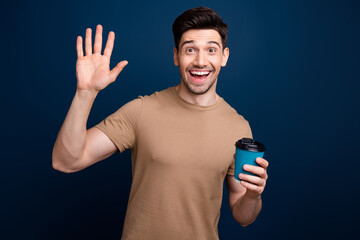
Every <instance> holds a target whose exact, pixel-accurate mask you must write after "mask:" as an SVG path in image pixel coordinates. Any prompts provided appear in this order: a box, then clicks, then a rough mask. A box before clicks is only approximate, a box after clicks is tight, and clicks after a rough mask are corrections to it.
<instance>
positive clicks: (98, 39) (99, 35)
mask: <svg viewBox="0 0 360 240" xmlns="http://www.w3.org/2000/svg"><path fill="white" fill-rule="evenodd" d="M102 33H103V28H102V26H101V25H100V24H99V25H97V26H96V33H95V43H94V53H99V54H101V46H102Z"/></svg>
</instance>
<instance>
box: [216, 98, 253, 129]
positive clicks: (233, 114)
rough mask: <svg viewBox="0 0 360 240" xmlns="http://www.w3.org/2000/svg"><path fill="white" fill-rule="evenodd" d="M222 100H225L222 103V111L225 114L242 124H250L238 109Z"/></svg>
mask: <svg viewBox="0 0 360 240" xmlns="http://www.w3.org/2000/svg"><path fill="white" fill-rule="evenodd" d="M222 101H223V102H222V104H221V111H222V115H223V116H225V117H227V118H229V119H232V120H233V121H236V122H238V123H241V124H244V123H246V124H248V121H247V120H246V119H245V118H244V116H243V115H241V114H239V113H238V112H237V111H236V109H234V108H233V107H232V106H230V104H229V103H227V102H226V101H225V100H224V99H223V100H222Z"/></svg>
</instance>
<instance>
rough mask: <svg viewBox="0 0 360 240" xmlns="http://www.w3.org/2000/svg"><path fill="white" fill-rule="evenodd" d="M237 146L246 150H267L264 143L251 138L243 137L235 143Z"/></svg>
mask: <svg viewBox="0 0 360 240" xmlns="http://www.w3.org/2000/svg"><path fill="white" fill-rule="evenodd" d="M235 146H236V147H237V148H240V149H244V150H246V151H251V152H265V146H264V144H262V143H260V142H257V141H254V140H252V139H251V138H242V139H240V140H239V141H237V142H236V143H235Z"/></svg>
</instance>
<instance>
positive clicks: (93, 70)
mask: <svg viewBox="0 0 360 240" xmlns="http://www.w3.org/2000/svg"><path fill="white" fill-rule="evenodd" d="M114 38H115V34H114V33H113V32H110V33H109V37H108V40H107V43H106V47H105V49H104V55H101V45H102V26H101V25H98V26H97V29H96V35H95V43H94V53H92V46H91V29H89V28H88V29H87V30H86V38H85V52H86V56H84V54H83V50H82V39H81V37H78V39H77V45H76V48H77V53H78V59H77V62H76V77H77V80H78V81H77V89H79V90H92V91H96V92H98V91H100V90H102V89H104V88H105V87H106V86H108V85H109V84H110V83H112V82H114V81H115V79H116V77H117V76H118V75H119V73H120V72H121V71H122V69H123V68H124V67H125V65H126V64H127V62H126V61H122V62H120V63H119V64H118V65H117V66H116V67H115V68H114V69H113V70H111V71H110V67H109V64H110V57H111V52H112V49H113V46H114Z"/></svg>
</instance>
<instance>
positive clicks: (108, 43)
mask: <svg viewBox="0 0 360 240" xmlns="http://www.w3.org/2000/svg"><path fill="white" fill-rule="evenodd" d="M114 41H115V33H114V32H113V31H111V32H109V36H108V39H107V41H106V46H105V49H104V56H107V57H108V58H109V59H110V57H111V53H112V50H113V47H114Z"/></svg>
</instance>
